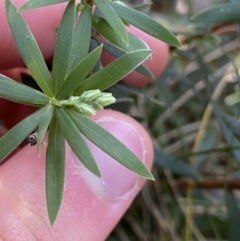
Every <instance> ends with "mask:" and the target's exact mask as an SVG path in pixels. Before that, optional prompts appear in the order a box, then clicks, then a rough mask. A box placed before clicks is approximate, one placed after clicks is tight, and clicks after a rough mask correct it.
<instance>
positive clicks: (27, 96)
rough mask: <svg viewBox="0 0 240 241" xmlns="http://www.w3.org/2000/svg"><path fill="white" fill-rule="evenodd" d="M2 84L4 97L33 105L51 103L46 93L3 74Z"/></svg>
mask: <svg viewBox="0 0 240 241" xmlns="http://www.w3.org/2000/svg"><path fill="white" fill-rule="evenodd" d="M0 86H1V88H0V97H2V98H4V99H7V100H11V101H14V102H18V103H22V104H28V105H33V106H41V105H46V104H47V103H49V98H48V97H47V96H46V95H45V94H44V93H42V92H40V91H37V90H35V89H33V88H31V87H28V86H26V85H24V84H20V83H18V82H16V81H14V80H12V79H10V78H8V77H6V76H4V75H1V74H0Z"/></svg>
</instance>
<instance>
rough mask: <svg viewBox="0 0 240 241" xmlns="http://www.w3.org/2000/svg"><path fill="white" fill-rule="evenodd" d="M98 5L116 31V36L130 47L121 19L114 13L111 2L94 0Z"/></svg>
mask: <svg viewBox="0 0 240 241" xmlns="http://www.w3.org/2000/svg"><path fill="white" fill-rule="evenodd" d="M93 2H94V3H95V4H96V6H97V7H98V9H99V10H100V12H101V13H102V15H103V16H104V18H105V19H106V21H107V22H108V23H109V25H110V26H111V27H112V29H113V30H114V33H115V35H117V36H118V37H119V38H120V39H121V40H122V41H123V42H125V43H126V44H127V45H128V41H129V40H128V35H127V31H126V29H125V26H124V24H123V21H122V20H121V18H119V16H118V14H117V13H116V12H115V11H114V8H113V7H112V6H111V4H110V2H109V1H106V0H93Z"/></svg>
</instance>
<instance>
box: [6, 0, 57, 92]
mask: <svg viewBox="0 0 240 241" xmlns="http://www.w3.org/2000/svg"><path fill="white" fill-rule="evenodd" d="M5 8H6V13H7V18H8V23H9V26H10V28H11V32H12V35H13V38H14V40H15V42H16V44H17V47H18V50H19V52H20V54H21V56H22V58H23V61H24V62H25V64H26V66H27V67H28V69H29V71H30V72H31V74H32V76H33V78H34V79H35V80H36V82H37V84H38V85H39V87H40V88H41V89H42V91H43V92H44V93H45V94H46V95H47V96H52V78H51V75H50V73H49V71H48V68H47V66H46V64H45V61H44V58H43V56H42V53H41V51H40V49H39V47H38V45H37V42H36V40H35V38H34V36H33V34H32V33H31V31H30V29H29V27H28V26H27V24H26V23H25V21H24V19H23V18H22V16H21V15H20V13H19V12H18V10H17V9H16V7H15V6H14V5H13V4H12V3H11V2H10V1H9V0H5Z"/></svg>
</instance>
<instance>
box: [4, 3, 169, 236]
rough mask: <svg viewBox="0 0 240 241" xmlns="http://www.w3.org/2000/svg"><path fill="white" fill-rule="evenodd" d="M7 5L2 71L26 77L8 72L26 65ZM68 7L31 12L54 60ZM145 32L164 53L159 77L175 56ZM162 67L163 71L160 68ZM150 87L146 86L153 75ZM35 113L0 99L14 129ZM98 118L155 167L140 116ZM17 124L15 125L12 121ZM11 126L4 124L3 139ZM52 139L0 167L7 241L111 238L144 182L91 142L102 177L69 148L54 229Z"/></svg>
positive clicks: (106, 112) (29, 18)
mask: <svg viewBox="0 0 240 241" xmlns="http://www.w3.org/2000/svg"><path fill="white" fill-rule="evenodd" d="M3 2H4V1H0V22H1V25H0V29H1V36H0V38H1V45H0V53H1V56H4V58H1V59H0V69H2V73H4V74H7V75H8V76H10V77H12V78H14V79H16V80H18V81H20V72H22V71H26V70H23V69H19V68H18V69H15V70H8V71H6V69H8V68H12V67H21V66H23V63H22V61H21V59H20V57H19V54H18V53H17V51H16V48H15V47H14V43H13V40H12V38H11V35H10V32H9V30H8V27H7V23H6V18H5V15H4V6H3ZM23 2H25V1H24V0H15V1H13V3H15V4H16V5H17V6H20V5H21V4H22V3H23ZM64 5H65V4H59V5H55V6H51V7H45V8H41V9H38V10H33V11H29V12H26V13H24V17H26V20H27V22H28V24H30V25H31V29H32V31H33V32H34V34H35V36H36V39H37V41H38V43H39V45H40V46H41V50H42V51H43V53H44V57H45V59H47V60H50V59H51V58H52V53H53V47H54V40H55V29H56V28H57V26H58V24H59V20H60V18H61V15H62V13H63V9H64ZM133 31H135V30H133ZM137 33H138V32H137ZM138 34H140V35H141V37H143V38H144V36H145V38H147V39H146V41H147V42H148V41H150V42H148V44H149V45H150V46H153V48H154V46H158V47H159V48H160V49H159V51H156V53H158V54H159V55H158V54H156V55H155V61H152V62H153V64H152V65H151V66H152V67H153V72H154V74H156V75H157V74H160V72H161V71H162V69H163V67H164V66H165V65H166V63H167V59H168V58H167V56H168V54H167V52H166V50H167V47H166V45H165V44H163V43H161V42H159V41H158V40H155V39H153V38H149V37H148V36H146V35H145V34H143V33H138ZM148 39H149V40H148ZM161 46H162V47H161ZM161 48H162V52H161V51H160V50H161ZM161 53H164V54H163V55H161ZM154 63H156V64H154ZM156 65H158V68H159V69H160V70H159V69H158V68H155V67H154V66H156ZM151 66H150V68H151ZM4 70H5V71H4ZM131 78H133V77H131ZM126 81H129V82H130V83H131V84H134V83H135V81H137V84H139V83H142V82H141V81H143V80H141V78H140V79H137V80H134V79H129V80H128V77H127V78H126ZM148 81H149V80H148ZM143 84H146V80H145V81H143ZM32 111H33V110H32V109H31V108H30V109H29V108H28V107H27V108H26V107H23V106H22V105H18V104H9V102H7V101H3V100H1V101H0V119H3V120H4V121H5V123H6V126H7V127H8V128H10V127H11V126H12V125H14V124H15V123H16V122H17V121H19V119H22V118H23V117H24V116H26V115H27V114H29V113H30V112H32ZM19 116H20V117H19ZM93 119H94V120H95V121H96V122H97V123H99V124H100V125H101V126H103V127H104V128H106V129H107V130H108V131H109V132H111V133H112V134H113V135H115V136H116V137H117V138H118V139H119V140H121V141H122V142H123V143H124V144H125V145H126V146H127V147H128V148H129V149H131V150H132V151H133V152H134V153H135V154H136V155H137V156H138V157H139V158H140V159H141V160H142V161H143V162H144V163H145V164H146V165H147V166H148V167H149V168H150V167H151V165H152V159H153V151H152V142H151V139H150V138H149V136H148V134H147V132H146V131H145V130H144V128H143V127H142V126H141V125H139V124H138V123H137V122H136V121H135V120H133V119H132V118H130V117H128V116H126V115H124V114H121V113H118V112H115V111H111V110H104V111H101V112H99V113H98V114H97V115H96V116H94V118H93ZM10 122H11V124H8V123H10ZM5 131H6V130H5V129H4V128H2V127H1V128H0V136H1V135H2V134H3V133H4V132H5ZM46 142H47V139H45V141H44V142H43V145H42V149H41V156H38V154H37V152H36V148H35V147H31V146H30V145H27V146H25V147H23V148H21V149H19V150H18V151H16V152H15V153H14V155H12V156H11V157H10V158H9V159H8V160H7V161H6V162H4V163H3V164H1V166H0V196H1V198H0V223H1V225H0V241H1V240H7V241H15V240H24V241H25V240H43V241H45V240H48V241H51V240H65V241H68V240H86V241H88V240H89V241H91V240H93V241H100V240H104V239H105V238H106V237H107V236H108V234H109V233H110V232H111V230H112V229H113V228H114V226H115V225H116V223H117V222H118V221H119V219H120V218H121V217H122V215H123V214H124V212H125V211H126V210H127V208H128V207H129V205H130V204H131V202H132V201H133V199H134V197H135V196H136V195H137V193H138V191H139V190H140V189H141V187H142V186H143V184H144V182H145V180H144V179H143V178H140V177H139V176H137V175H136V174H134V173H133V172H131V171H129V170H127V169H126V168H124V167H123V166H121V165H120V164H118V163H117V162H116V161H113V160H112V159H111V158H110V157H109V156H107V155H106V154H105V153H103V152H102V151H100V150H99V149H98V148H96V147H95V146H94V145H93V144H92V143H89V146H90V148H91V150H92V152H93V153H94V156H95V157H96V160H97V163H98V165H99V168H100V170H101V173H102V179H98V178H96V177H95V176H93V174H91V173H89V172H88V171H87V170H86V169H85V168H84V167H83V166H82V164H81V163H80V162H79V160H77V158H76V157H75V156H74V154H73V153H72V151H71V150H70V148H69V147H68V146H67V149H66V184H65V192H64V199H63V204H62V207H61V211H60V213H59V215H58V217H57V220H56V222H55V223H54V225H53V226H52V227H51V226H50V224H49V221H48V217H47V210H46V201H45V182H44V178H45V155H44V153H45V150H46Z"/></svg>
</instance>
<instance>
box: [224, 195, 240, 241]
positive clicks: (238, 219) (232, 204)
mask: <svg viewBox="0 0 240 241" xmlns="http://www.w3.org/2000/svg"><path fill="white" fill-rule="evenodd" d="M225 199H226V205H227V208H228V217H229V227H230V230H229V231H230V232H229V234H230V235H229V241H239V238H240V228H239V223H240V209H239V207H238V203H237V201H236V199H235V197H234V195H233V193H232V192H230V191H226V197H225Z"/></svg>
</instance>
